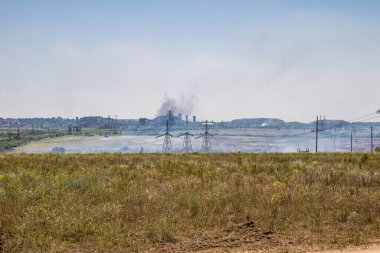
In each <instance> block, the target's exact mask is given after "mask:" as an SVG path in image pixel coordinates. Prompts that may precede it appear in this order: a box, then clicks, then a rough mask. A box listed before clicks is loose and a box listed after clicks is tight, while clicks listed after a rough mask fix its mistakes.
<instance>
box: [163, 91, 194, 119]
mask: <svg viewBox="0 0 380 253" xmlns="http://www.w3.org/2000/svg"><path fill="white" fill-rule="evenodd" d="M197 100H198V99H197V97H196V96H195V95H185V94H181V95H180V96H179V98H178V99H174V98H171V97H169V96H168V94H165V96H164V102H163V103H162V104H161V107H160V109H159V110H158V111H157V116H160V115H166V114H167V113H168V111H172V112H173V113H182V114H184V115H191V114H192V113H193V112H194V111H195V109H196V102H197Z"/></svg>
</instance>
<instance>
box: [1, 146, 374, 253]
mask: <svg viewBox="0 0 380 253" xmlns="http://www.w3.org/2000/svg"><path fill="white" fill-rule="evenodd" d="M0 214H1V216H0V252H1V251H5V252H74V251H81V252H83V251H84V252H86V251H98V252H102V251H116V252H117V251H119V252H131V251H145V250H147V251H152V252H155V251H160V250H162V251H184V250H186V251H191V250H198V249H210V248H222V249H224V248H234V247H247V248H249V247H250V246H249V245H251V247H253V248H255V247H259V248H260V249H262V250H265V249H271V250H274V251H279V252H288V250H290V249H292V247H293V246H292V245H298V246H300V245H301V246H302V245H306V244H310V245H316V246H317V247H320V246H323V247H327V248H336V247H340V246H345V245H357V244H362V243H365V242H367V241H369V240H371V239H374V238H379V237H380V154H323V153H321V154H243V153H225V154H198V153H193V154H172V155H165V154H88V155H58V154H41V155H27V154H2V155H0Z"/></svg>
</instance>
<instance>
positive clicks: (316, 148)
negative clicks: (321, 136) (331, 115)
mask: <svg viewBox="0 0 380 253" xmlns="http://www.w3.org/2000/svg"><path fill="white" fill-rule="evenodd" d="M316 123H317V124H316V128H315V153H318V116H317V122H316Z"/></svg>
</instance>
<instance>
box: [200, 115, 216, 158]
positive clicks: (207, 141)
mask: <svg viewBox="0 0 380 253" xmlns="http://www.w3.org/2000/svg"><path fill="white" fill-rule="evenodd" d="M213 124H214V122H211V123H210V122H208V121H207V120H206V121H205V122H204V123H202V125H204V126H205V132H204V133H203V134H201V135H200V136H198V137H197V138H201V137H203V141H202V147H201V151H202V152H206V153H207V152H210V151H211V137H212V136H214V135H212V134H210V133H209V131H208V126H209V125H213Z"/></svg>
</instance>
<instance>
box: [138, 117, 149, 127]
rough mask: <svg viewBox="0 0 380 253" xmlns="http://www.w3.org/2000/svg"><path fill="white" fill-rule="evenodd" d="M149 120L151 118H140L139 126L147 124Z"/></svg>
mask: <svg viewBox="0 0 380 253" xmlns="http://www.w3.org/2000/svg"><path fill="white" fill-rule="evenodd" d="M148 122H149V119H147V118H139V126H141V127H142V126H147V125H148Z"/></svg>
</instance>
